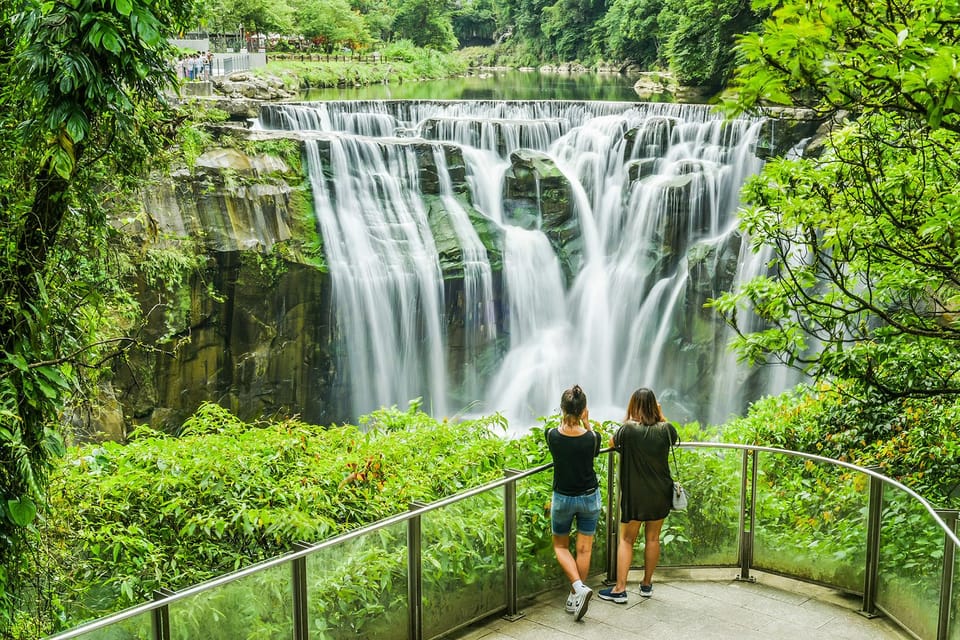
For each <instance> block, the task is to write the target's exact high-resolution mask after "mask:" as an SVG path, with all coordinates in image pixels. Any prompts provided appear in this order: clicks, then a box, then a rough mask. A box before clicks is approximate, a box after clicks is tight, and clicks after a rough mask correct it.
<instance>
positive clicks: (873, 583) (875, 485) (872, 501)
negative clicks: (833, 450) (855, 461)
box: [859, 467, 883, 618]
mask: <svg viewBox="0 0 960 640" xmlns="http://www.w3.org/2000/svg"><path fill="white" fill-rule="evenodd" d="M871 469H872V470H874V471H875V470H876V467H872V468H871ZM882 510H883V482H882V481H881V480H880V479H879V478H876V477H874V476H870V498H869V501H868V503H867V555H866V558H865V559H864V567H863V606H862V607H861V608H860V612H859V613H860V614H861V615H864V616H867V617H868V618H872V617H875V616H876V615H877V577H878V574H879V570H880V515H881V512H882Z"/></svg>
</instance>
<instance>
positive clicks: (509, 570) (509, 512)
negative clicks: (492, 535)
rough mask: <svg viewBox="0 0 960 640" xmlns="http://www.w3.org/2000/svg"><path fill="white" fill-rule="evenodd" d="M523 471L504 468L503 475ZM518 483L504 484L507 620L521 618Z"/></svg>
mask: <svg viewBox="0 0 960 640" xmlns="http://www.w3.org/2000/svg"><path fill="white" fill-rule="evenodd" d="M519 473H521V472H520V471H517V470H516V469H504V470H503V477H505V478H512V477H514V476H516V475H518V474H519ZM517 557H518V554H517V483H516V482H508V483H507V484H505V485H503V558H504V560H503V561H504V576H505V579H506V585H505V587H506V598H507V612H506V614H504V616H503V617H504V618H506V619H507V620H510V621H513V620H519V619H520V618H522V617H523V613H521V612H520V603H519V601H520V594H519V589H518V588H517Z"/></svg>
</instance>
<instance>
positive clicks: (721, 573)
mask: <svg viewBox="0 0 960 640" xmlns="http://www.w3.org/2000/svg"><path fill="white" fill-rule="evenodd" d="M732 575H733V574H731V572H730V570H729V569H696V570H683V569H671V568H667V569H663V570H662V571H661V570H660V569H657V573H656V574H655V578H654V595H653V597H652V598H641V597H640V595H639V590H638V586H637V585H639V583H640V582H639V581H640V572H638V571H632V572H631V574H630V582H629V584H628V587H627V592H628V593H629V600H628V601H627V604H625V605H623V604H614V603H612V602H606V601H604V600H601V599H600V598H598V597H597V595H596V593H594V597H593V598H592V599H591V600H590V608H589V609H588V611H587V614H586V615H585V616H584V617H583V619H582V620H580V621H579V622H575V621H574V619H573V616H572V615H571V614H569V613H567V612H566V611H564V607H563V605H564V600H565V597H566V596H565V593H566V589H559V590H555V591H549V592H546V593H542V594H540V595H539V596H537V597H536V598H534V599H532V600H531V601H530V602H529V603H527V604H526V606H524V607H523V609H522V614H523V615H522V617H520V618H518V619H515V620H513V621H510V620H506V619H504V618H503V617H499V616H497V617H492V618H488V619H486V620H484V621H482V622H478V623H476V624H474V625H472V626H470V627H468V628H466V629H464V630H462V631H461V632H459V633H457V634H454V635H452V636H450V637H451V638H453V639H455V640H528V639H529V640H571V639H572V638H603V639H605V640H611V639H617V640H619V639H629V638H644V639H649V638H697V639H698V640H721V639H727V638H736V639H737V640H827V639H831V640H906V639H907V638H912V636H910V635H907V634H906V633H904V632H903V631H901V630H900V629H899V628H898V627H897V626H896V625H895V624H893V623H892V622H891V621H890V620H889V619H888V618H885V617H877V618H868V617H865V616H862V615H860V614H859V613H858V609H859V606H860V598H859V597H854V596H846V595H844V594H842V593H840V592H837V591H835V590H832V589H827V588H824V587H820V586H816V585H811V584H807V583H803V582H799V581H797V580H791V579H789V578H782V577H780V576H776V575H772V574H761V575H758V576H756V578H757V581H756V582H745V581H738V580H736V579H735V577H732ZM590 586H592V587H593V589H594V591H595V592H596V591H597V590H598V589H599V588H600V587H601V584H600V583H594V582H591V585H590Z"/></svg>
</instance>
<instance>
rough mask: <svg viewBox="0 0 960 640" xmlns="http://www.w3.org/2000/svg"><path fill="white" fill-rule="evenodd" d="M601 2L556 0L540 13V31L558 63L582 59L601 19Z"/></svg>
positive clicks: (588, 52) (588, 48)
mask: <svg viewBox="0 0 960 640" xmlns="http://www.w3.org/2000/svg"><path fill="white" fill-rule="evenodd" d="M605 9H606V6H605V3H604V2H603V1H602V0H556V2H554V3H553V4H552V5H550V6H548V7H545V8H544V10H543V19H542V23H541V25H540V28H541V29H542V31H543V35H544V36H546V37H547V39H548V41H549V43H550V48H551V49H552V51H553V54H554V55H555V56H557V57H558V58H559V59H561V60H583V59H586V58H588V57H589V55H590V42H591V36H592V34H593V31H594V28H595V25H596V23H597V21H598V20H599V19H600V18H602V17H603V13H604V10H605Z"/></svg>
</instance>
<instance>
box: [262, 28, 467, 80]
mask: <svg viewBox="0 0 960 640" xmlns="http://www.w3.org/2000/svg"><path fill="white" fill-rule="evenodd" d="M380 52H381V54H382V60H383V62H382V63H380V64H370V63H368V62H361V61H355V60H351V59H345V60H336V59H334V60H332V61H324V62H323V63H322V64H318V63H316V62H311V61H310V60H300V59H299V58H298V56H297V55H296V54H290V55H280V56H272V57H271V60H270V62H269V64H267V66H266V67H262V68H260V69H256V70H255V73H258V74H261V75H263V74H267V75H271V76H275V77H279V78H281V79H283V81H284V84H287V85H289V86H295V87H297V88H299V89H316V88H322V87H337V86H344V85H368V84H380V83H385V82H389V83H391V84H399V83H404V82H417V81H419V80H423V79H424V78H449V77H452V76H456V75H459V74H461V73H463V72H464V71H465V70H466V68H467V63H466V61H465V60H464V59H463V58H461V57H458V56H451V55H445V54H443V53H440V52H438V51H435V50H433V49H424V48H420V47H417V46H416V45H414V44H413V43H412V42H410V41H409V40H400V41H397V42H392V43H390V44H388V45H386V46H384V47H382V49H381V51H380Z"/></svg>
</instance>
